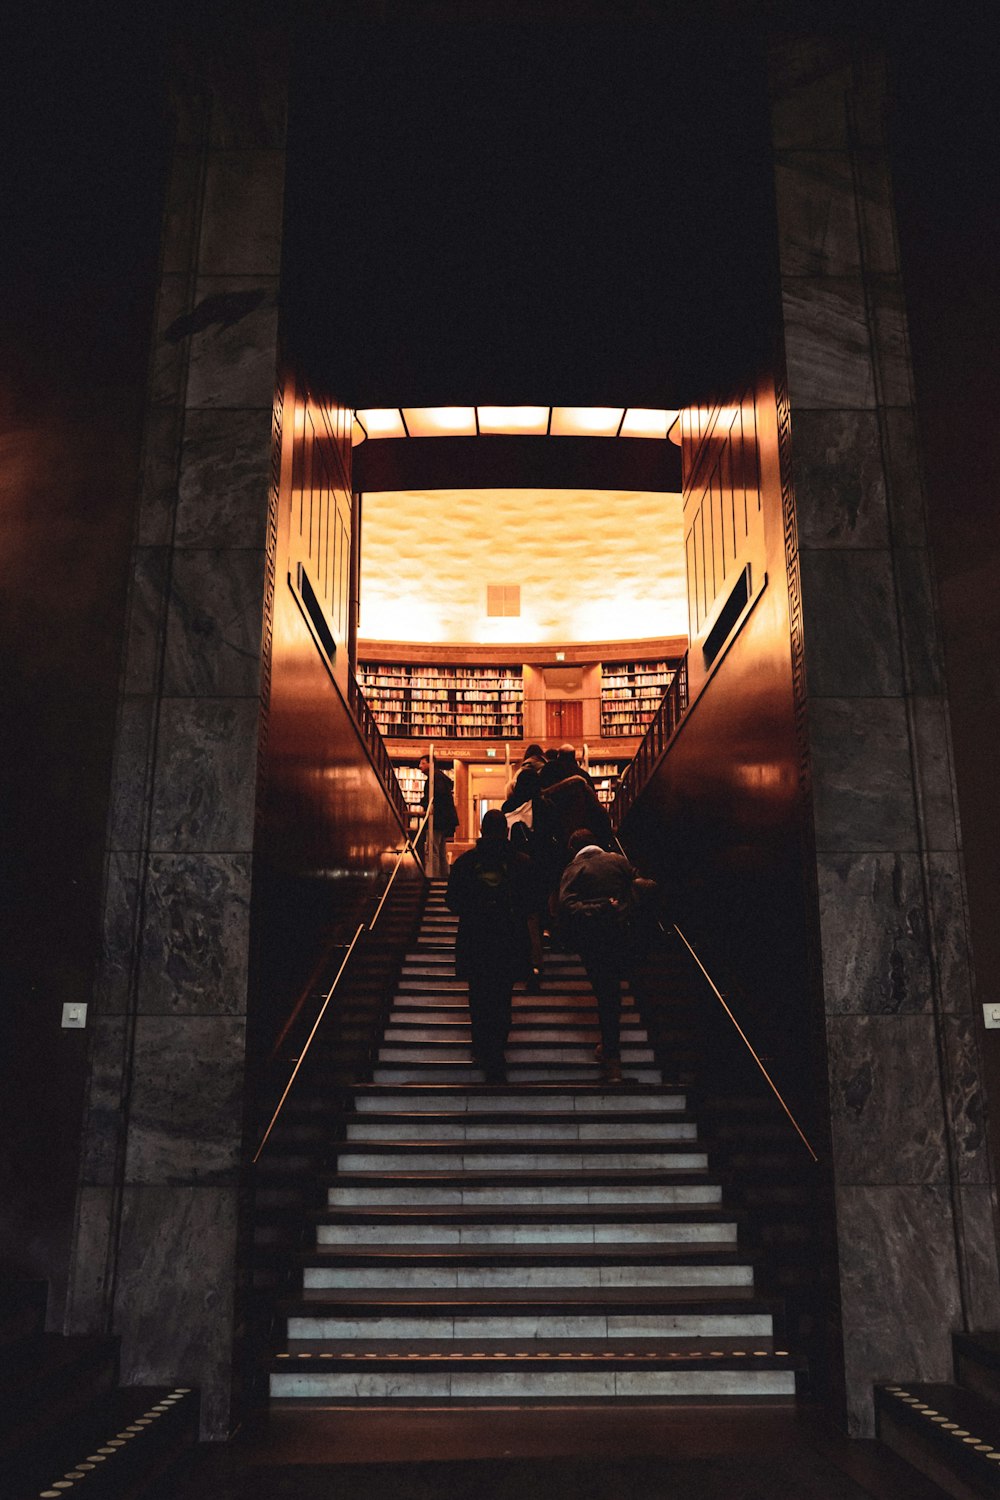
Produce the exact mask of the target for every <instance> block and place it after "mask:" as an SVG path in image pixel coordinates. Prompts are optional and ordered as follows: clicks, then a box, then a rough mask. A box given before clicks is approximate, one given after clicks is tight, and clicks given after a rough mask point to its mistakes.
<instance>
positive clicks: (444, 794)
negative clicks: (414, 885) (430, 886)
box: [419, 755, 458, 880]
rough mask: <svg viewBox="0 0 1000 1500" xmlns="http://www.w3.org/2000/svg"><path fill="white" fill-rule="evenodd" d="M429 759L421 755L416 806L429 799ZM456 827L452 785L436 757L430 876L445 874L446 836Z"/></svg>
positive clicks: (446, 868) (446, 856)
mask: <svg viewBox="0 0 1000 1500" xmlns="http://www.w3.org/2000/svg"><path fill="white" fill-rule="evenodd" d="M430 764H431V763H430V759H429V757H428V756H426V755H424V756H421V758H420V761H419V766H420V770H421V771H423V773H424V775H425V776H426V777H427V781H425V782H424V790H423V793H422V795H421V798H420V806H421V807H422V808H423V810H424V812H426V811H427V807H428V802H429V799H430V776H429V772H430ZM457 827H458V810H457V808H456V807H455V786H454V783H453V782H452V779H451V777H450V776H449V775H448V773H447V772H446V771H445V770H444V768H443V767H442V766H440V765H439V764H438V762H437V761H435V762H434V838H433V840H432V847H431V849H430V850H429V853H428V858H427V874H428V875H429V876H430V878H431V880H444V879H446V878H447V875H448V840H449V839H450V838H451V836H452V834H453V833H454V832H455V829H456V828H457Z"/></svg>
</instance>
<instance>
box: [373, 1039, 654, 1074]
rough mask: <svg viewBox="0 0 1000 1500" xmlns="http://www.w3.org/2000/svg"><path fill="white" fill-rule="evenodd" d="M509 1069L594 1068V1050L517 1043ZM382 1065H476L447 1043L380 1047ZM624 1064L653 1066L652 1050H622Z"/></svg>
mask: <svg viewBox="0 0 1000 1500" xmlns="http://www.w3.org/2000/svg"><path fill="white" fill-rule="evenodd" d="M505 1056H506V1059H507V1066H508V1068H516V1067H523V1066H525V1065H527V1064H529V1063H553V1062H562V1063H573V1064H574V1065H575V1066H577V1067H584V1066H588V1067H593V1066H594V1048H593V1044H592V1043H586V1044H582V1045H580V1046H575V1047H574V1046H572V1045H570V1046H565V1047H564V1046H560V1045H559V1044H558V1043H554V1044H553V1045H551V1046H539V1047H531V1046H526V1045H523V1044H518V1043H516V1042H511V1043H509V1044H508V1046H507V1048H506V1049H505ZM378 1060H379V1062H380V1063H390V1062H400V1063H409V1064H413V1063H421V1062H423V1063H427V1064H428V1065H429V1066H430V1067H440V1066H441V1064H442V1063H457V1064H459V1065H461V1064H465V1063H471V1062H472V1049H471V1048H470V1047H463V1046H462V1045H461V1044H460V1043H458V1042H456V1043H454V1044H449V1043H447V1042H439V1043H437V1044H434V1043H433V1042H430V1043H425V1044H424V1045H421V1044H420V1043H414V1045H413V1046H412V1047H408V1046H407V1045H406V1044H405V1043H397V1044H396V1045H394V1046H393V1045H391V1044H390V1045H389V1046H386V1047H380V1048H379V1051H378ZM621 1061H622V1066H623V1067H624V1066H625V1065H626V1064H627V1063H651V1062H652V1061H653V1053H652V1051H651V1050H650V1048H649V1047H627V1046H626V1047H622V1051H621Z"/></svg>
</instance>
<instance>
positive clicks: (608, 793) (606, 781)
mask: <svg viewBox="0 0 1000 1500" xmlns="http://www.w3.org/2000/svg"><path fill="white" fill-rule="evenodd" d="M628 764H629V762H628V761H627V760H600V761H591V763H590V776H591V780H592V781H593V783H594V790H595V791H596V792H597V795H598V798H599V799H600V801H601V804H602V806H604V807H610V806H611V803H612V802H613V801H614V797H615V788H616V787H617V785H618V779H619V777H620V776H621V773H622V771H623V770H624V769H625V767H626V766H627V765H628Z"/></svg>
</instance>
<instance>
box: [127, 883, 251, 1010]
mask: <svg viewBox="0 0 1000 1500" xmlns="http://www.w3.org/2000/svg"><path fill="white" fill-rule="evenodd" d="M144 914H145V926H144V928H143V934H142V965H141V970H140V973H141V980H140V998H139V1007H140V1009H141V1010H142V1011H144V1012H146V1013H147V1014H154V1013H157V1012H162V1013H165V1014H168V1015H181V1014H184V1015H188V1014H195V1015H239V1014H243V1013H245V1011H246V1004H247V954H248V931H249V923H250V855H249V854H202V853H197V854H154V855H153V856H152V857H151V858H150V860H149V873H148V880H147V888H146V902H145V912H144Z"/></svg>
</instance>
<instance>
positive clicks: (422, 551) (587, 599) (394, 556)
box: [360, 489, 687, 644]
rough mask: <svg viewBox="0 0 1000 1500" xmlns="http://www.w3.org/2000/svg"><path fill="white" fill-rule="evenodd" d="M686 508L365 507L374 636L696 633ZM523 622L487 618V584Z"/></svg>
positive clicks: (581, 496)
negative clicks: (512, 587) (517, 593)
mask: <svg viewBox="0 0 1000 1500" xmlns="http://www.w3.org/2000/svg"><path fill="white" fill-rule="evenodd" d="M681 527H682V522H681V497H680V495H671V494H650V493H646V492H636V491H622V490H563V489H559V490H539V489H524V490H407V491H384V492H382V493H369V494H366V495H365V497H364V514H363V521H362V528H361V539H362V562H361V628H360V633H361V635H362V636H363V637H367V638H369V639H371V640H382V641H386V640H395V641H428V642H448V641H456V642H457V641H469V642H482V643H485V644H488V643H490V642H493V641H517V642H526V643H527V642H531V641H554V642H555V641H564V642H568V643H569V642H573V641H616V640H641V639H645V638H653V637H657V636H667V635H685V634H686V633H687V599H686V584H685V574H684V546H683V535H682V529H681ZM491 583H492V584H498V583H499V584H503V583H516V584H520V586H521V614H520V616H519V617H516V618H505V619H495V618H489V617H488V616H487V614H486V587H487V584H491Z"/></svg>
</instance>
